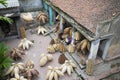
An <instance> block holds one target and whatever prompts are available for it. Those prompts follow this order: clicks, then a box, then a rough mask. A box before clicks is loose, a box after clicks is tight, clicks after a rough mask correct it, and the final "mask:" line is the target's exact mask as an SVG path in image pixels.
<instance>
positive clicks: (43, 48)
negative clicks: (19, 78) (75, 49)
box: [4, 29, 78, 80]
mask: <svg viewBox="0 0 120 80" xmlns="http://www.w3.org/2000/svg"><path fill="white" fill-rule="evenodd" d="M30 30H31V29H29V30H27V31H26V33H27V38H28V39H29V40H34V45H33V46H32V47H30V49H29V50H26V51H25V53H26V55H25V56H24V58H23V60H21V61H22V62H24V63H26V61H27V60H29V59H31V60H33V61H34V64H35V69H37V70H38V71H39V73H40V75H39V77H38V78H36V79H34V80H45V76H46V73H47V66H49V65H50V66H57V67H60V66H61V64H59V63H58V57H59V55H60V54H61V53H59V52H57V53H55V54H52V55H53V61H51V62H49V63H48V64H47V65H45V67H40V66H39V60H40V54H42V53H45V54H48V53H47V47H48V45H49V42H50V40H51V38H50V36H46V37H44V36H42V35H37V34H31V33H30ZM20 40H21V39H12V40H7V41H4V43H5V44H6V45H8V46H9V47H10V49H12V48H15V47H17V46H18V44H19V42H20ZM21 61H18V62H21ZM76 78H77V75H76V74H75V73H73V74H72V76H68V75H67V74H65V76H61V77H59V80H78V79H76Z"/></svg>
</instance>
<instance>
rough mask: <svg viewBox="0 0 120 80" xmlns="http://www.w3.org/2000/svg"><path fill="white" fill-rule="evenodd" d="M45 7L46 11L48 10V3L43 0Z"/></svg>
mask: <svg viewBox="0 0 120 80" xmlns="http://www.w3.org/2000/svg"><path fill="white" fill-rule="evenodd" d="M43 7H44V9H45V11H48V5H47V4H46V3H45V1H43Z"/></svg>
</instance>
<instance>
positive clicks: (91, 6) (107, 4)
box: [50, 0, 120, 33]
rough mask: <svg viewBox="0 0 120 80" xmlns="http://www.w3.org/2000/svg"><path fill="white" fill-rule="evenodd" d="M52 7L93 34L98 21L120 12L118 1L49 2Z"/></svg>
mask: <svg viewBox="0 0 120 80" xmlns="http://www.w3.org/2000/svg"><path fill="white" fill-rule="evenodd" d="M50 2H52V4H53V5H55V6H56V7H58V8H60V9H61V10H63V11H64V12H65V13H67V14H68V15H69V16H71V17H72V18H74V19H75V20H76V21H77V22H78V23H79V24H81V25H83V26H84V27H85V28H86V29H88V30H90V31H91V32H93V33H95V32H96V28H97V24H98V23H99V22H100V21H104V20H107V19H110V18H112V17H113V16H114V14H116V13H118V12H120V0H50Z"/></svg>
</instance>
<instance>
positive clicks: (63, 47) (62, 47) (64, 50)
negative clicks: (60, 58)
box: [60, 42, 66, 53]
mask: <svg viewBox="0 0 120 80" xmlns="http://www.w3.org/2000/svg"><path fill="white" fill-rule="evenodd" d="M60 51H61V52H62V53H64V52H66V47H65V45H64V43H63V42H61V43H60Z"/></svg>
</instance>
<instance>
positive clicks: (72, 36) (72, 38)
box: [71, 27, 74, 45]
mask: <svg viewBox="0 0 120 80" xmlns="http://www.w3.org/2000/svg"><path fill="white" fill-rule="evenodd" d="M71 44H72V45H73V44H74V27H73V29H72V42H71Z"/></svg>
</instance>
